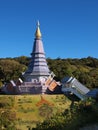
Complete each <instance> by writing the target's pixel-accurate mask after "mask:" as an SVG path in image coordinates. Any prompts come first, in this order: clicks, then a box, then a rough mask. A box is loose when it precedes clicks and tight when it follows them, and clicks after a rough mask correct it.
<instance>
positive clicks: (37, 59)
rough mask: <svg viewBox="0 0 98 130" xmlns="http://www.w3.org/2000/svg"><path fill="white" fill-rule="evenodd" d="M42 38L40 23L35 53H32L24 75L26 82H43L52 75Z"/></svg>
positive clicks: (34, 47) (34, 48) (36, 35)
mask: <svg viewBox="0 0 98 130" xmlns="http://www.w3.org/2000/svg"><path fill="white" fill-rule="evenodd" d="M41 36H42V35H41V32H40V28H39V22H38V23H37V29H36V32H35V41H34V46H33V51H32V53H31V62H30V64H29V66H28V69H27V71H26V72H25V73H24V75H23V76H24V78H25V81H26V82H43V81H44V80H45V79H46V78H47V77H48V76H49V75H50V70H49V67H48V65H47V62H46V57H45V52H44V48H43V42H42V39H41Z"/></svg>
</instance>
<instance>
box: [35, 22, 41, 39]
mask: <svg viewBox="0 0 98 130" xmlns="http://www.w3.org/2000/svg"><path fill="white" fill-rule="evenodd" d="M39 26H40V23H39V21H37V29H36V32H35V37H36V39H40V38H41V36H42V35H41V31H40V27H39Z"/></svg>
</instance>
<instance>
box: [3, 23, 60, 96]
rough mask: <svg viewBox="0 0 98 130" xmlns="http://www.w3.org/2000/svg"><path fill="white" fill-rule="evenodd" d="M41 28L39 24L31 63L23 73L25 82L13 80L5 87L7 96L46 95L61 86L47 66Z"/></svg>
mask: <svg viewBox="0 0 98 130" xmlns="http://www.w3.org/2000/svg"><path fill="white" fill-rule="evenodd" d="M39 26H40V25H39V22H38V23H37V29H36V32H35V40H34V45H33V50H32V53H31V61H30V63H29V66H28V69H27V70H26V72H24V73H23V77H24V81H22V80H21V79H20V78H19V79H18V80H17V81H13V80H11V81H10V83H7V84H6V85H5V86H4V87H3V91H4V92H5V93H7V94H45V93H47V92H49V91H51V92H53V91H54V90H55V88H56V87H57V86H60V84H59V83H58V82H56V81H55V80H54V79H53V78H54V76H55V75H54V73H53V72H51V71H50V70H49V67H48V65H47V61H46V57H45V52H44V47H43V42H42V39H41V38H42V34H41V31H40V27H39ZM48 90H49V91H48Z"/></svg>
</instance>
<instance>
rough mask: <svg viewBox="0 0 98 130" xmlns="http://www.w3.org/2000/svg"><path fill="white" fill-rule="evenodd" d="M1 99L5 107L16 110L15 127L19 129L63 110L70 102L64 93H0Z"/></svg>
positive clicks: (23, 128) (30, 125) (25, 129)
mask: <svg viewBox="0 0 98 130" xmlns="http://www.w3.org/2000/svg"><path fill="white" fill-rule="evenodd" d="M3 99H4V100H3ZM3 101H4V102H5V107H6V108H7V109H12V111H15V112H16V121H15V123H16V127H17V128H19V129H21V130H27V128H28V127H35V126H36V123H38V122H42V121H43V120H46V119H47V118H49V117H51V116H52V115H54V114H56V113H60V112H63V111H64V110H65V108H69V106H70V103H71V102H70V100H68V99H67V97H65V96H64V95H15V96H14V95H0V102H3ZM6 104H7V105H6ZM1 109H4V108H1Z"/></svg>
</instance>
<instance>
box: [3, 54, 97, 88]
mask: <svg viewBox="0 0 98 130" xmlns="http://www.w3.org/2000/svg"><path fill="white" fill-rule="evenodd" d="M29 62H30V58H29V57H26V56H21V57H15V58H1V59H0V86H1V85H2V83H4V82H8V81H10V80H11V79H12V80H16V79H18V78H19V77H21V75H22V72H24V71H25V70H26V69H27V67H28V64H29ZM47 63H48V66H49V68H50V70H51V71H53V72H54V73H55V75H56V77H55V79H56V80H58V81H61V79H62V78H64V77H66V76H73V77H75V78H77V79H78V80H79V81H80V82H81V83H83V84H84V85H86V86H87V87H88V88H98V59H97V58H93V57H87V58H81V59H71V58H67V59H61V58H56V59H51V58H47Z"/></svg>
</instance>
